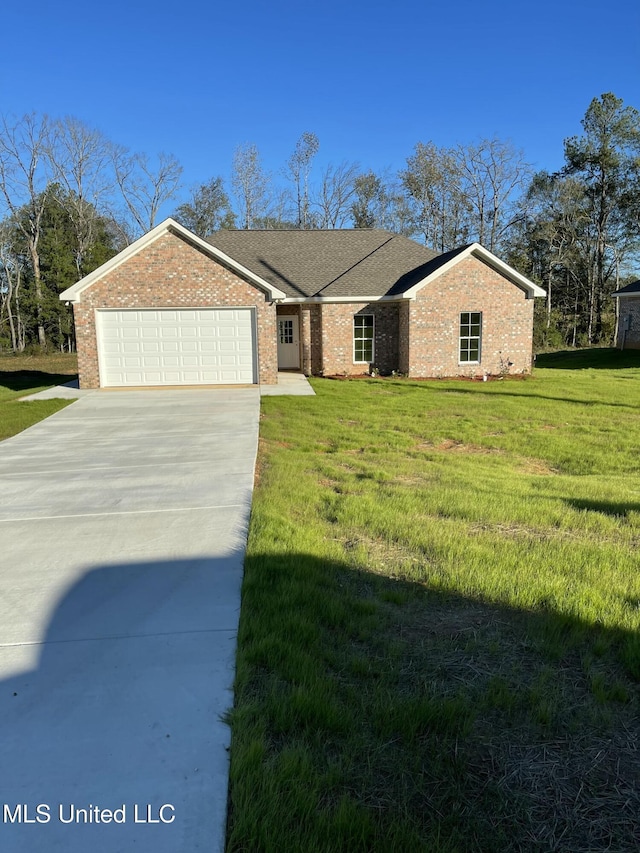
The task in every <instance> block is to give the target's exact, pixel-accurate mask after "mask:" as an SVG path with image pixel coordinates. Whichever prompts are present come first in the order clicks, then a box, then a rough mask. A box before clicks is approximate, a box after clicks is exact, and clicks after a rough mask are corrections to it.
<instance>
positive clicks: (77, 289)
mask: <svg viewBox="0 0 640 853" xmlns="http://www.w3.org/2000/svg"><path fill="white" fill-rule="evenodd" d="M169 232H171V233H173V234H176V235H177V236H178V237H182V239H184V240H186V241H187V242H188V243H191V244H192V245H193V246H195V247H196V248H197V249H200V250H201V251H202V252H204V253H205V254H207V255H209V256H210V257H212V258H213V259H214V260H216V261H218V262H219V263H221V264H222V265H223V266H226V267H228V268H229V269H232V270H233V271H234V272H237V273H238V274H239V275H241V276H242V277H243V278H246V279H248V280H249V281H250V282H251V283H252V284H254V285H255V286H256V287H258V288H259V289H260V290H262V291H264V292H265V293H266V294H267V296H268V297H269V298H270V299H271V300H274V301H275V300H282V299H284V298H285V297H286V294H285V293H284V292H283V291H282V290H280V289H279V288H277V287H275V286H274V285H272V284H270V283H269V282H268V281H265V280H264V279H263V278H261V277H260V276H258V275H256V274H255V273H253V272H251V270H249V269H247V267H244V266H243V265H242V264H239V263H238V262H237V261H235V260H234V259H233V258H231V257H229V255H225V253H224V252H221V251H220V249H216V247H215V246H212V245H211V243H207V241H206V240H203V239H202V238H201V237H198V236H197V235H196V234H194V233H193V231H189V229H188V228H185V227H184V225H180V223H179V222H176V221H175V219H171V218H169V219H165V220H164V221H163V222H161V223H160V224H159V225H156V227H155V228H152V229H151V231H148V232H147V233H146V234H143V236H142V237H140V238H139V239H138V240H136V241H135V242H133V243H131V245H130V246H127V247H126V248H125V249H123V250H122V251H121V252H119V253H118V254H117V255H115V257H113V258H111V259H110V260H108V261H106V262H105V263H104V264H102V265H101V266H99V267H98V268H97V269H95V270H94V271H93V272H91V273H89V275H86V276H85V277H84V278H81V279H80V281H78V282H76V283H75V284H73V285H72V286H71V287H68V288H67V289H66V290H64V291H63V292H62V293H61V294H60V296H59V298H60V299H61V300H62V301H63V302H74V303H75V302H80V300H81V296H82V293H83V292H84V291H85V290H86V289H87V288H88V287H91V285H92V284H94V283H95V282H96V281H98V280H99V279H101V278H102V277H103V276H105V275H107V274H108V273H110V272H113V270H115V269H117V268H118V267H119V266H120V265H121V264H123V263H125V262H126V261H128V260H129V259H130V258H132V257H134V256H135V255H137V254H138V252H141V251H142V250H143V249H145V248H147V246H150V245H151V244H152V243H154V242H155V241H156V240H158V239H159V238H160V237H162V236H164V235H165V234H168V233H169Z"/></svg>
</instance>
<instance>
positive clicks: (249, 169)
mask: <svg viewBox="0 0 640 853" xmlns="http://www.w3.org/2000/svg"><path fill="white" fill-rule="evenodd" d="M269 183H270V178H269V175H268V174H267V173H266V172H265V171H264V169H263V168H262V163H261V161H260V153H259V151H258V148H257V146H256V145H254V144H253V143H251V144H245V145H239V146H238V147H237V148H236V150H235V153H234V155H233V175H232V178H231V185H232V187H233V191H234V192H235V194H236V196H237V199H238V202H239V205H240V220H241V222H242V228H244V229H246V230H248V229H250V228H253V227H254V226H255V222H256V220H259V219H261V218H264V217H266V216H268V213H269V197H268V191H269Z"/></svg>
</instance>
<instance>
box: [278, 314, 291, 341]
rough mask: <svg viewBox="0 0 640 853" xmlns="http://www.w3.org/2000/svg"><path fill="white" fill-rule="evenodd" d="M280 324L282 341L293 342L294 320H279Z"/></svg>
mask: <svg viewBox="0 0 640 853" xmlns="http://www.w3.org/2000/svg"><path fill="white" fill-rule="evenodd" d="M278 326H279V327H280V343H281V344H292V343H293V320H278Z"/></svg>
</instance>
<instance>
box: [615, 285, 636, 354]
mask: <svg viewBox="0 0 640 853" xmlns="http://www.w3.org/2000/svg"><path fill="white" fill-rule="evenodd" d="M611 295H612V296H613V297H614V299H617V300H618V311H617V314H618V323H617V326H616V346H617V347H619V348H620V349H640V280H638V281H633V282H631V284H628V285H627V286H626V287H621V288H620V290H616V291H615V292H614V293H612V294H611Z"/></svg>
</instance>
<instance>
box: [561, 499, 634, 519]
mask: <svg viewBox="0 0 640 853" xmlns="http://www.w3.org/2000/svg"><path fill="white" fill-rule="evenodd" d="M565 502H566V503H567V504H568V505H569V506H572V507H573V508H574V509H584V510H587V511H588V512H600V513H602V514H603V515H610V516H612V517H613V518H627V516H628V515H629V513H630V512H640V503H618V502H615V501H600V500H586V499H583V498H566V499H565Z"/></svg>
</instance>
